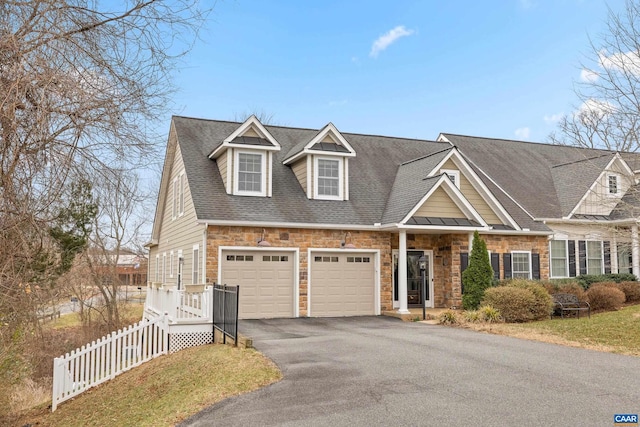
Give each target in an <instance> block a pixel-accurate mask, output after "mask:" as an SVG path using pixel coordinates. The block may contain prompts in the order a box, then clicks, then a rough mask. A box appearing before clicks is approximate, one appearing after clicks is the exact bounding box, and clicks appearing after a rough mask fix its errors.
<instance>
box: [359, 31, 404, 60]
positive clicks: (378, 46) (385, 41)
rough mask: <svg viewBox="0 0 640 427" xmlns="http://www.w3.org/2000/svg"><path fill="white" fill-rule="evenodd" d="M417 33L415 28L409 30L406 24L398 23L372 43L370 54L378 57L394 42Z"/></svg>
mask: <svg viewBox="0 0 640 427" xmlns="http://www.w3.org/2000/svg"><path fill="white" fill-rule="evenodd" d="M413 33H415V31H414V30H407V29H406V28H405V27H404V25H398V26H397V27H395V28H393V29H392V30H389V31H388V32H387V33H385V34H383V35H381V36H380V37H378V38H377V39H376V41H374V42H373V45H371V52H369V56H370V57H372V58H377V57H378V54H379V53H380V52H382V51H383V50H385V49H386V48H388V47H389V46H390V45H391V44H392V43H395V42H396V40H398V39H399V38H401V37H407V36H410V35H412V34H413Z"/></svg>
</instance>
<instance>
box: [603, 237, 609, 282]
mask: <svg viewBox="0 0 640 427" xmlns="http://www.w3.org/2000/svg"><path fill="white" fill-rule="evenodd" d="M602 247H603V249H604V274H609V273H611V247H610V245H609V242H608V241H607V242H602Z"/></svg>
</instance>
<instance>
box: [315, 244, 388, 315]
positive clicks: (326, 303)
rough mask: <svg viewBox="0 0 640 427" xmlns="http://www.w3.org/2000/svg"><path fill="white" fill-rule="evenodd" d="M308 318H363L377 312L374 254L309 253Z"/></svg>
mask: <svg viewBox="0 0 640 427" xmlns="http://www.w3.org/2000/svg"><path fill="white" fill-rule="evenodd" d="M309 269H310V274H309V304H310V310H309V311H310V313H309V315H310V316H313V317H337V316H365V315H374V314H379V313H378V310H376V305H377V301H378V299H377V298H376V295H377V294H378V290H377V288H378V286H376V254H375V253H361V252H354V253H352V252H311V255H310V257H309Z"/></svg>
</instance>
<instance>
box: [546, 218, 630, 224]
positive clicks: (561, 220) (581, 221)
mask: <svg viewBox="0 0 640 427" xmlns="http://www.w3.org/2000/svg"><path fill="white" fill-rule="evenodd" d="M536 221H542V222H543V223H545V224H547V223H557V224H602V225H633V224H639V223H640V218H627V219H614V220H606V219H605V220H603V219H569V218H536Z"/></svg>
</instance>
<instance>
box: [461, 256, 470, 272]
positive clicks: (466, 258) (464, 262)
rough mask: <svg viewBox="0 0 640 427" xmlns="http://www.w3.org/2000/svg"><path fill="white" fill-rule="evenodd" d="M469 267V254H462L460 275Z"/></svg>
mask: <svg viewBox="0 0 640 427" xmlns="http://www.w3.org/2000/svg"><path fill="white" fill-rule="evenodd" d="M467 267H469V254H468V253H466V252H460V274H462V272H463V271H465V270H466V269H467Z"/></svg>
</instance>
